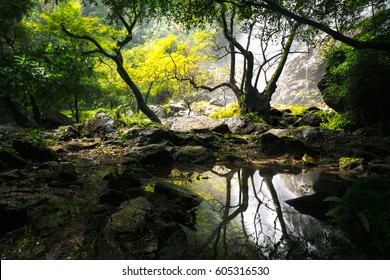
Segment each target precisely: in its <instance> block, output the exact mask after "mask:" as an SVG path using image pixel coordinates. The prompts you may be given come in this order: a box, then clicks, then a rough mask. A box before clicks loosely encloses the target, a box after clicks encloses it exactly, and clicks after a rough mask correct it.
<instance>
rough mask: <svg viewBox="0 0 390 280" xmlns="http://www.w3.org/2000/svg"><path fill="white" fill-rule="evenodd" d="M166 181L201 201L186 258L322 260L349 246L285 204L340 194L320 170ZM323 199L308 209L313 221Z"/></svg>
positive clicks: (222, 171) (211, 174)
mask: <svg viewBox="0 0 390 280" xmlns="http://www.w3.org/2000/svg"><path fill="white" fill-rule="evenodd" d="M170 177H171V179H172V180H173V182H174V183H175V184H177V185H182V186H183V187H185V188H188V189H190V190H191V191H193V192H194V193H196V194H198V195H199V196H201V197H202V198H203V202H202V203H201V204H200V205H199V206H198V210H197V218H196V226H195V228H196V230H189V229H187V237H188V242H189V248H191V250H190V251H189V252H188V258H189V259H311V258H314V259H316V258H318V259H323V258H330V257H333V256H334V255H337V254H339V253H340V250H341V251H342V250H344V246H347V244H348V243H349V242H348V240H347V239H346V238H345V237H344V236H343V235H342V233H341V232H339V231H337V230H336V229H334V228H332V227H331V226H329V225H327V224H326V223H324V222H321V221H320V220H318V219H316V218H314V217H312V216H310V215H306V214H302V213H300V212H298V211H297V210H295V208H293V207H292V206H290V205H289V204H288V203H286V201H289V200H291V199H295V198H297V197H301V196H309V195H312V194H315V193H316V191H317V192H318V193H323V189H324V188H325V189H326V188H329V189H331V190H332V189H333V192H334V191H335V190H336V191H338V190H340V189H342V185H343V180H341V179H340V178H339V177H338V176H335V175H333V174H327V173H326V172H324V171H323V170H319V169H316V170H300V171H295V172H291V171H276V170H273V169H272V168H270V169H269V168H266V169H264V168H259V167H256V166H246V167H233V168H227V167H224V166H215V167H213V168H212V169H211V170H209V171H205V172H200V173H199V172H181V171H179V170H173V171H172V173H171V176H170ZM326 196H328V194H327V193H325V196H322V197H321V201H320V202H319V203H318V205H314V206H313V205H309V206H310V207H312V208H313V209H312V210H313V213H314V214H313V215H314V216H316V214H317V216H318V211H320V212H321V211H322V214H323V216H321V217H322V218H324V217H325V213H326V208H324V207H323V205H322V204H323V202H322V200H323V198H324V197H326ZM314 197H315V195H314ZM317 206H318V207H317ZM310 207H309V208H310ZM317 208H318V209H317ZM317 210H318V211H317ZM336 244H343V245H342V247H341V248H340V246H339V245H336Z"/></svg>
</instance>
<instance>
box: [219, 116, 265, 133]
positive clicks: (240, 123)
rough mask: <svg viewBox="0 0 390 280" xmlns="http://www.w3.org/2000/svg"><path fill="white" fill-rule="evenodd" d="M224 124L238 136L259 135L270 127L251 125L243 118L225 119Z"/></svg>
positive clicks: (251, 123)
mask: <svg viewBox="0 0 390 280" xmlns="http://www.w3.org/2000/svg"><path fill="white" fill-rule="evenodd" d="M224 122H225V123H226V124H227V125H228V127H229V129H230V131H231V132H233V133H238V134H244V135H246V134H252V133H254V132H257V133H259V134H261V133H264V132H266V131H267V130H268V129H269V128H270V127H269V125H267V124H265V123H253V122H251V121H250V120H247V119H245V118H244V117H234V118H227V119H225V120H224Z"/></svg>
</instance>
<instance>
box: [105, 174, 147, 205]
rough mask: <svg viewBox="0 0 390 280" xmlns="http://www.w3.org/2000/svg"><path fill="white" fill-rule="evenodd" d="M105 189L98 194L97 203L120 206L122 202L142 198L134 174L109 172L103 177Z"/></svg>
mask: <svg viewBox="0 0 390 280" xmlns="http://www.w3.org/2000/svg"><path fill="white" fill-rule="evenodd" d="M104 180H106V181H107V187H106V188H105V189H104V190H103V191H102V192H101V193H100V194H99V198H98V200H99V203H101V204H111V205H114V206H118V205H120V204H121V203H122V202H124V201H126V200H128V199H129V198H132V197H138V196H142V195H143V194H144V191H143V190H142V189H141V185H142V184H141V182H140V180H139V179H138V178H136V177H135V175H134V173H133V172H132V171H129V170H126V169H125V170H124V171H123V172H122V173H120V174H119V173H118V172H111V173H109V174H108V175H106V176H105V177H104Z"/></svg>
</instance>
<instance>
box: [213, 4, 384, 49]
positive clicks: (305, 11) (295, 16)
mask: <svg viewBox="0 0 390 280" xmlns="http://www.w3.org/2000/svg"><path fill="white" fill-rule="evenodd" d="M218 2H227V3H231V4H234V5H236V6H237V7H238V8H239V9H253V10H254V12H256V11H257V10H258V11H259V12H256V13H261V11H263V10H264V9H267V10H271V11H273V12H276V13H279V14H281V15H283V16H285V17H288V18H290V19H292V20H294V21H296V22H299V23H301V24H303V25H307V26H311V27H313V28H314V29H317V30H321V31H323V32H325V33H327V34H328V35H330V36H332V37H333V38H334V39H335V40H337V41H341V42H343V43H345V44H347V45H350V46H351V47H353V48H356V49H371V50H376V51H384V52H387V53H389V52H390V44H389V43H388V42H385V41H380V40H379V41H375V40H368V41H367V40H358V39H355V38H353V37H351V34H348V31H350V30H349V28H350V27H351V26H353V25H354V24H355V23H356V22H357V21H358V20H361V19H362V17H363V15H364V13H363V12H364V11H365V10H371V11H372V12H373V13H374V12H375V10H383V9H387V8H386V7H387V5H388V1H386V0H361V1H354V0H347V1H335V0H321V1H313V0H303V1H290V0H287V1H274V0H231V1H230V0H229V1H224V0H218Z"/></svg>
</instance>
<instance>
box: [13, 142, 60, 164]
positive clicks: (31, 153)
mask: <svg viewBox="0 0 390 280" xmlns="http://www.w3.org/2000/svg"><path fill="white" fill-rule="evenodd" d="M12 146H13V147H14V148H15V150H16V151H17V152H18V153H19V154H20V155H21V156H22V157H23V158H24V159H28V160H32V161H37V162H45V161H51V160H55V159H56V157H55V155H54V152H53V151H52V150H51V149H49V148H47V147H46V146H44V144H42V143H37V142H30V141H26V140H23V139H15V140H13V141H12Z"/></svg>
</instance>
